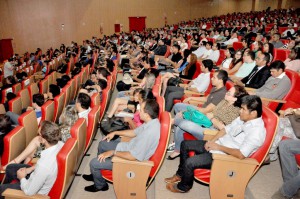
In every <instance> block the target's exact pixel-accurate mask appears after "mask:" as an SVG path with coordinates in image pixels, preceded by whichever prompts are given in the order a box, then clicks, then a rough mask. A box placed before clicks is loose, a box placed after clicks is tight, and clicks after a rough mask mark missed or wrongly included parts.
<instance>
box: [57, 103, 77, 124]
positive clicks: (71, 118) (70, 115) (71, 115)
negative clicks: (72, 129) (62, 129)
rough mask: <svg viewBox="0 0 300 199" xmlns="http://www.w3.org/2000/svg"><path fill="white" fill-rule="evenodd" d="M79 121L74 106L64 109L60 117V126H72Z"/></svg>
mask: <svg viewBox="0 0 300 199" xmlns="http://www.w3.org/2000/svg"><path fill="white" fill-rule="evenodd" d="M77 120H78V113H77V111H76V109H75V108H74V107H73V106H67V107H66V108H64V110H63V112H62V114H61V116H60V117H59V124H60V125H61V126H72V125H73V124H74V123H75V122H76V121H77Z"/></svg>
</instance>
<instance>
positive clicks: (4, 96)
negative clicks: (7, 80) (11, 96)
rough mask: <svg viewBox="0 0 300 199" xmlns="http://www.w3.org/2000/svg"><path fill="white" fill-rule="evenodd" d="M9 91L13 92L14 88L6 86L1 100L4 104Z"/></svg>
mask: <svg viewBox="0 0 300 199" xmlns="http://www.w3.org/2000/svg"><path fill="white" fill-rule="evenodd" d="M7 93H13V89H12V88H6V89H4V90H2V100H1V103H2V104H4V102H5V101H6V95H7Z"/></svg>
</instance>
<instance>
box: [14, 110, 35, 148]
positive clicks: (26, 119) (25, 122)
mask: <svg viewBox="0 0 300 199" xmlns="http://www.w3.org/2000/svg"><path fill="white" fill-rule="evenodd" d="M18 121H19V125H20V126H23V127H24V128H25V134H26V146H27V145H28V144H29V143H30V142H31V140H32V139H33V138H34V137H35V136H37V132H38V122H37V118H36V113H35V111H33V110H30V111H26V112H25V113H23V114H22V115H20V117H19V118H18Z"/></svg>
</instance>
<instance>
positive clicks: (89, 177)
mask: <svg viewBox="0 0 300 199" xmlns="http://www.w3.org/2000/svg"><path fill="white" fill-rule="evenodd" d="M82 178H83V179H85V180H86V181H94V177H93V175H92V174H90V175H86V174H83V175H82Z"/></svg>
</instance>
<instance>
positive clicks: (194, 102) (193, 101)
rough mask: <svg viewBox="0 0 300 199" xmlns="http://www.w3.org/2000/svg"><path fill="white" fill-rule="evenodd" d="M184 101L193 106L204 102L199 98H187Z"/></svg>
mask: <svg viewBox="0 0 300 199" xmlns="http://www.w3.org/2000/svg"><path fill="white" fill-rule="evenodd" d="M184 103H187V104H192V105H194V106H198V105H200V104H204V102H203V101H200V100H188V101H187V102H184Z"/></svg>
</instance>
